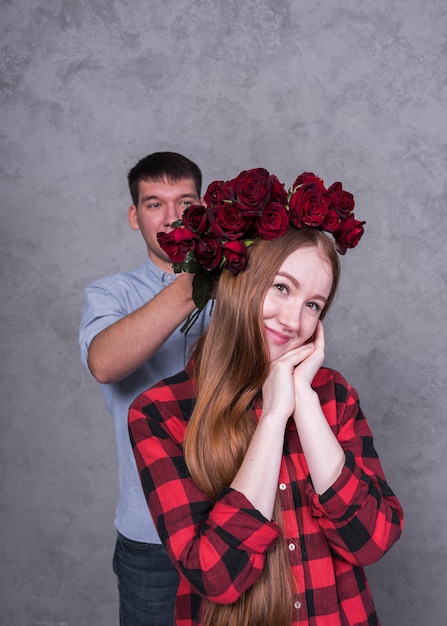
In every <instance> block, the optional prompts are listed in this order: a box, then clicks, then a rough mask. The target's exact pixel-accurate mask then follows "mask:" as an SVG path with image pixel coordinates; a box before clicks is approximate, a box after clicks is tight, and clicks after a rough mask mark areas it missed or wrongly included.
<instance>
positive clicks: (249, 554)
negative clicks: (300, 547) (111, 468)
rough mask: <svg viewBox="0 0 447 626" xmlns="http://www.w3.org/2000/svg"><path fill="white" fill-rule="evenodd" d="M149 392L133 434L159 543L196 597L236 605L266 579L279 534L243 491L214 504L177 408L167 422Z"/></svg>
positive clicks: (134, 409) (135, 408)
mask: <svg viewBox="0 0 447 626" xmlns="http://www.w3.org/2000/svg"><path fill="white" fill-rule="evenodd" d="M148 393H150V392H146V393H145V394H142V395H141V396H140V397H139V398H137V400H136V401H135V402H134V403H133V405H132V406H131V408H130V412H129V431H130V436H131V441H132V446H133V449H134V455H135V459H136V462H137V467H138V470H139V473H140V477H141V482H142V485H143V490H144V493H145V496H146V499H147V502H148V506H149V509H150V512H151V515H152V518H153V520H154V524H155V527H156V529H157V532H158V534H159V537H160V539H161V541H162V543H163V545H164V546H165V548H166V550H167V552H168V555H169V557H170V559H171V561H172V562H173V563H174V565H175V566H176V568H177V569H178V570H179V572H180V573H181V574H182V575H183V576H184V577H185V578H186V579H187V580H188V581H189V583H190V584H191V585H192V587H193V588H194V589H195V590H196V591H197V593H199V594H200V595H201V596H202V597H204V598H207V599H208V600H210V601H212V602H215V603H222V604H230V603H232V602H235V601H236V600H237V599H238V598H239V596H240V595H241V594H242V593H243V592H244V591H245V590H246V589H248V588H249V587H250V586H251V585H253V583H254V582H255V581H256V580H257V579H258V578H259V576H260V575H261V573H262V570H263V567H264V561H265V554H266V552H267V551H268V550H269V549H271V548H272V547H273V545H274V544H275V543H276V540H277V538H278V536H279V527H278V525H277V524H276V523H273V522H270V521H268V520H267V519H265V518H264V517H263V516H262V515H261V513H260V512H259V511H257V510H256V509H254V507H253V506H252V505H251V504H250V502H249V501H248V500H247V499H246V498H245V496H244V495H243V494H242V493H240V492H238V491H235V490H233V489H231V488H227V489H224V490H223V492H222V493H221V494H220V497H219V498H218V500H217V501H216V502H215V503H214V504H213V503H212V502H211V501H210V500H209V499H208V497H207V496H206V495H205V494H204V493H203V492H201V491H200V490H199V489H198V488H197V486H196V485H195V483H194V481H193V480H192V478H191V476H190V475H189V472H188V469H187V467H186V463H185V460H184V457H183V453H182V446H181V442H182V441H183V436H184V431H185V430H186V422H185V421H183V420H179V419H178V417H177V416H178V415H179V410H175V409H174V410H171V413H170V415H174V417H168V418H167V419H166V416H165V418H162V417H161V416H160V409H161V410H162V411H163V410H165V407H164V405H163V407H162V406H161V405H160V406H157V404H156V403H153V402H152V403H150V402H151V398H150V397H148V395H147V394H148ZM179 403H180V402H179ZM179 403H177V401H175V402H174V404H175V405H177V404H179ZM169 404H170V405H171V409H172V408H173V407H172V403H168V405H169ZM143 409H144V412H143Z"/></svg>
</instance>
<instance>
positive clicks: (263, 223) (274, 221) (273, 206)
mask: <svg viewBox="0 0 447 626" xmlns="http://www.w3.org/2000/svg"><path fill="white" fill-rule="evenodd" d="M289 223H290V220H289V214H288V212H287V209H286V208H285V206H284V205H283V204H280V203H279V202H270V203H269V204H268V205H267V206H266V207H265V209H264V211H263V212H262V215H261V216H260V217H258V218H257V219H256V221H255V233H256V234H257V235H259V236H260V237H262V238H263V239H276V238H277V237H281V235H284V233H285V232H286V230H287V228H288V227H289Z"/></svg>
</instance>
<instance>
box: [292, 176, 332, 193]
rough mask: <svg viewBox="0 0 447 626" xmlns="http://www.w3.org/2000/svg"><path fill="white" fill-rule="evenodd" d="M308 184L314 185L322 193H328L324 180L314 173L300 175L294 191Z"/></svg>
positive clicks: (294, 185) (293, 187)
mask: <svg viewBox="0 0 447 626" xmlns="http://www.w3.org/2000/svg"><path fill="white" fill-rule="evenodd" d="M307 183H312V184H314V185H315V186H316V187H317V188H318V189H320V191H321V192H322V193H323V192H324V191H326V188H325V186H324V182H323V180H322V179H321V178H320V177H319V176H315V174H313V173H312V172H303V173H302V174H300V175H299V176H298V178H297V179H296V181H295V182H294V183H293V186H292V189H296V187H299V186H300V185H306V184H307Z"/></svg>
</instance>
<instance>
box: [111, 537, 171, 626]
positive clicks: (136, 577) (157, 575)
mask: <svg viewBox="0 0 447 626" xmlns="http://www.w3.org/2000/svg"><path fill="white" fill-rule="evenodd" d="M113 571H114V572H115V574H116V575H117V576H118V590H119V598H120V626H173V624H174V605H175V596H176V593H177V587H178V583H179V576H178V574H177V571H176V569H175V568H174V566H173V565H172V563H171V562H170V560H169V559H168V556H167V554H166V551H165V549H164V548H163V546H161V545H158V544H154V543H139V542H137V541H131V540H130V539H127V538H126V537H123V535H121V534H120V533H118V538H117V540H116V546H115V554H114V557H113Z"/></svg>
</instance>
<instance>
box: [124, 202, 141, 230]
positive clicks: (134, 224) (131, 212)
mask: <svg viewBox="0 0 447 626" xmlns="http://www.w3.org/2000/svg"><path fill="white" fill-rule="evenodd" d="M127 221H128V222H129V226H130V227H131V229H132V230H140V225H139V223H138V213H137V207H136V206H135V205H134V204H131V205H130V207H129V208H128V210H127Z"/></svg>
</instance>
